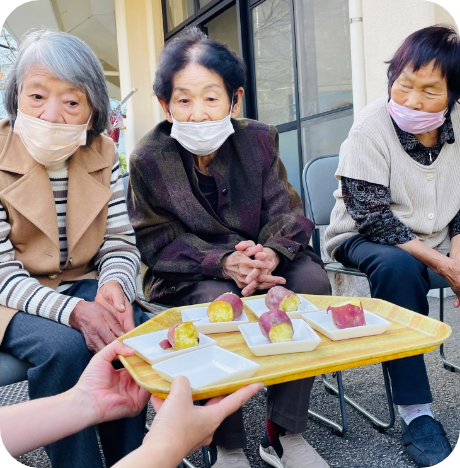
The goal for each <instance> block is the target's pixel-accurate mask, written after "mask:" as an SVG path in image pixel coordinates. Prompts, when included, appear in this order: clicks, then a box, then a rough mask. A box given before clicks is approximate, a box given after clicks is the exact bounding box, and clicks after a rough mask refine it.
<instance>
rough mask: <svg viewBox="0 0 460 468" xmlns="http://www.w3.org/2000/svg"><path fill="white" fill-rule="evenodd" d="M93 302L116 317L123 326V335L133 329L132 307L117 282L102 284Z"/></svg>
mask: <svg viewBox="0 0 460 468" xmlns="http://www.w3.org/2000/svg"><path fill="white" fill-rule="evenodd" d="M94 301H95V302H97V303H98V304H101V306H103V307H105V308H106V309H107V310H109V311H110V312H112V314H113V315H114V316H115V317H117V319H118V321H119V322H120V323H121V324H122V325H123V330H124V332H125V333H127V332H129V331H130V330H132V329H133V328H134V316H133V306H132V305H131V303H130V302H129V300H128V298H127V297H126V296H125V293H124V291H123V288H122V287H121V286H120V283H118V281H114V280H113V281H108V282H107V283H104V284H103V285H102V286H101V287H100V288H99V291H98V292H97V295H96V298H95V299H94Z"/></svg>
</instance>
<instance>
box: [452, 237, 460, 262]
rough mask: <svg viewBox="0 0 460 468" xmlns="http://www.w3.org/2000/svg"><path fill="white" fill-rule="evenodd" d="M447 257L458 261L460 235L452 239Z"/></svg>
mask: <svg viewBox="0 0 460 468" xmlns="http://www.w3.org/2000/svg"><path fill="white" fill-rule="evenodd" d="M450 242H451V244H450V254H449V257H450V258H451V259H453V260H460V235H456V236H454V237H452V239H451V241H450Z"/></svg>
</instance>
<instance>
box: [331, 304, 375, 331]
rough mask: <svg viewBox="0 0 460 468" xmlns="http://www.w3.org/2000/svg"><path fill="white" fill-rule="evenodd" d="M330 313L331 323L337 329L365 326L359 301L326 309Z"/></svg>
mask: <svg viewBox="0 0 460 468" xmlns="http://www.w3.org/2000/svg"><path fill="white" fill-rule="evenodd" d="M329 311H331V312H332V322H333V323H334V326H335V327H336V328H339V329H341V330H342V329H344V328H353V327H361V326H363V325H366V319H365V318H364V310H363V306H362V304H361V302H360V301H351V302H345V303H343V304H339V305H337V306H334V307H331V306H329V307H328V308H327V312H329Z"/></svg>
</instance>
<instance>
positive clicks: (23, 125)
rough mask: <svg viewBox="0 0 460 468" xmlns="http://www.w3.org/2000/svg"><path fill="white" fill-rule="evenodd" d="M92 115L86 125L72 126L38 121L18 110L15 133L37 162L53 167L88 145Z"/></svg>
mask: <svg viewBox="0 0 460 468" xmlns="http://www.w3.org/2000/svg"><path fill="white" fill-rule="evenodd" d="M91 115H92V114H91ZM91 115H90V116H89V119H88V122H86V123H85V124H81V125H71V124H61V123H52V122H47V121H46V120H42V119H37V118H36V117H31V116H30V115H26V114H24V113H23V112H21V111H20V110H19V109H18V116H17V118H16V121H15V123H14V133H17V134H18V135H19V136H20V137H21V140H22V142H23V143H24V146H25V147H26V148H27V151H28V152H29V153H30V154H31V156H32V157H33V158H34V159H35V161H37V162H38V163H39V164H43V165H44V166H53V165H55V164H59V163H60V162H62V161H65V160H66V159H67V158H69V157H70V156H71V155H72V154H73V153H75V151H76V150H77V148H78V147H79V146H82V145H85V144H86V131H87V127H88V123H89V121H90V120H91Z"/></svg>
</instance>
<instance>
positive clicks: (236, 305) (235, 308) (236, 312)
mask: <svg viewBox="0 0 460 468" xmlns="http://www.w3.org/2000/svg"><path fill="white" fill-rule="evenodd" d="M225 304H227V305H228V309H227V310H226V306H225ZM242 313H243V301H242V300H241V299H240V298H239V297H238V296H237V295H236V294H233V293H225V294H221V295H220V296H219V297H218V298H216V299H215V300H214V301H212V302H211V304H209V307H208V310H207V314H208V317H209V321H210V322H222V321H224V322H229V321H232V320H236V319H237V318H238V317H239V316H240V315H241V314H242ZM222 317H225V318H224V319H222Z"/></svg>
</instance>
